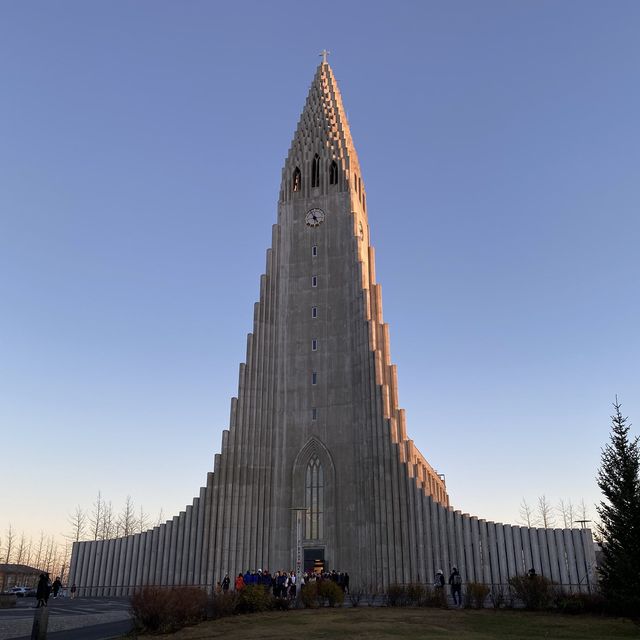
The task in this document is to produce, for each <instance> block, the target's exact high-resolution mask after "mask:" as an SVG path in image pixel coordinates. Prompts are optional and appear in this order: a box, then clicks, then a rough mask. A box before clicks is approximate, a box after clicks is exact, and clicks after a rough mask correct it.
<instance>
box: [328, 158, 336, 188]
mask: <svg viewBox="0 0 640 640" xmlns="http://www.w3.org/2000/svg"><path fill="white" fill-rule="evenodd" d="M329 184H338V164H337V163H336V161H335V160H333V161H332V162H331V167H330V168H329Z"/></svg>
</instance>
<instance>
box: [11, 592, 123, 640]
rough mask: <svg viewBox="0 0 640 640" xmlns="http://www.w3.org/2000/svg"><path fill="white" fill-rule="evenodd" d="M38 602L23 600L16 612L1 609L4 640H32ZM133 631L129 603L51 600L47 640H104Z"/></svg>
mask: <svg viewBox="0 0 640 640" xmlns="http://www.w3.org/2000/svg"><path fill="white" fill-rule="evenodd" d="M34 607H35V599H34V598H24V599H22V598H20V599H19V600H18V606H16V607H15V608H13V609H0V640H23V639H24V640H28V639H29V638H30V637H31V627H32V625H33V616H34V613H35V609H34ZM130 628H131V622H130V616H129V599H128V598H121V599H120V598H119V599H115V598H112V599H106V598H100V599H92V598H76V599H75V600H69V599H67V598H58V599H57V600H53V599H49V626H48V634H47V640H104V639H106V638H113V637H118V636H120V635H123V634H125V633H127V632H128V631H129V630H130Z"/></svg>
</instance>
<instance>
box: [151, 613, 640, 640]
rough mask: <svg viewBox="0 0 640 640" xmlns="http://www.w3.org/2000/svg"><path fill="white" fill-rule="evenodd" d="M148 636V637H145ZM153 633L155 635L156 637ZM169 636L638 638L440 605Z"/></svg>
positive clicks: (247, 639) (634, 631)
mask: <svg viewBox="0 0 640 640" xmlns="http://www.w3.org/2000/svg"><path fill="white" fill-rule="evenodd" d="M148 637H150V636H148ZM156 637H157V636H156ZM169 637H170V638H171V640H208V639H209V638H224V639H225V640H253V639H254V638H274V639H276V638H277V639H278V640H301V639H302V640H313V639H314V638H331V639H332V640H336V639H338V640H340V639H348V638H367V639H369V640H378V639H381V638H407V639H409V640H411V639H416V640H417V639H418V638H420V639H422V638H456V639H458V638H461V639H463V640H464V639H465V638H474V639H477V640H493V638H501V639H509V640H518V639H520V638H522V639H523V640H529V639H530V638H549V639H550V640H564V639H570V640H591V639H593V640H595V639H598V640H615V639H616V638H640V626H638V625H637V624H634V623H633V622H631V621H630V620H624V619H621V618H601V617H593V616H588V615H581V616H568V615H560V614H550V613H534V612H527V611H493V610H479V611H476V610H441V609H427V608H420V609H412V608H406V609H399V608H398V609H396V608H379V607H375V608H369V607H365V608H357V609H351V608H349V609H320V610H315V611H313V610H309V609H302V610H297V611H286V612H269V613H258V614H253V615H244V616H233V617H230V618H222V619H220V620H215V621H211V622H203V623H202V624H200V625H198V626H195V627H188V628H186V629H182V630H181V631H178V632H177V633H175V634H173V635H171V636H169Z"/></svg>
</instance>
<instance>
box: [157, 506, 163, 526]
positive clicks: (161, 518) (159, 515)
mask: <svg viewBox="0 0 640 640" xmlns="http://www.w3.org/2000/svg"><path fill="white" fill-rule="evenodd" d="M163 523H164V511H163V510H162V507H160V511H159V512H158V519H157V520H156V525H155V526H156V527H159V526H160V525H161V524H163Z"/></svg>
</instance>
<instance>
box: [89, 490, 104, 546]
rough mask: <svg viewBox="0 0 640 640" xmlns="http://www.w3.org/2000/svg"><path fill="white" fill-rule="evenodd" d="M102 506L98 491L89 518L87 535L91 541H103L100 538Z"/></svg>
mask: <svg viewBox="0 0 640 640" xmlns="http://www.w3.org/2000/svg"><path fill="white" fill-rule="evenodd" d="M104 506H105V505H104V500H103V499H102V494H101V493H100V491H98V496H97V497H96V501H95V502H94V503H93V509H92V511H91V515H90V516H89V534H90V537H91V539H92V540H98V538H101V539H102V540H104V538H103V537H102V532H103V529H104Z"/></svg>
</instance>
